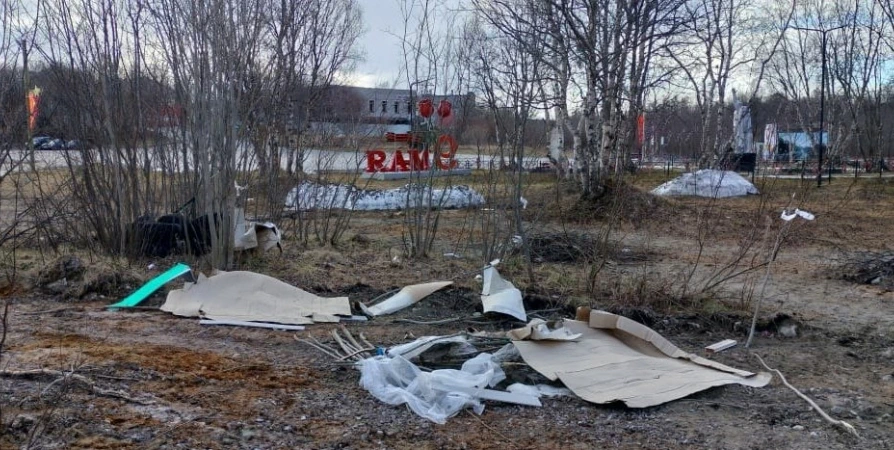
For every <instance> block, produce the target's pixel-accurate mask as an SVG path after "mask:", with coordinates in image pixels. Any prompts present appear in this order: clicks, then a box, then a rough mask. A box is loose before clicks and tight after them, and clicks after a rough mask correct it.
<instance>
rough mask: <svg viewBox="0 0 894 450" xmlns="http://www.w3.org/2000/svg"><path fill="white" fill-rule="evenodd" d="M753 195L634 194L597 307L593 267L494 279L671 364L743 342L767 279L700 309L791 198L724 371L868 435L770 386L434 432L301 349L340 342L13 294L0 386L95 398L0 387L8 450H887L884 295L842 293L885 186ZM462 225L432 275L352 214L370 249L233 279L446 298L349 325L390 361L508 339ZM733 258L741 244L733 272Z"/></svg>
mask: <svg viewBox="0 0 894 450" xmlns="http://www.w3.org/2000/svg"><path fill="white" fill-rule="evenodd" d="M659 181H660V180H656V179H654V178H649V177H644V178H641V179H638V180H636V184H637V185H638V186H640V187H650V186H651V187H654V185H656V184H657V182H659ZM876 183H878V182H876ZM759 187H760V188H761V189H762V192H763V194H762V195H761V196H753V197H749V198H744V199H731V200H724V201H722V202H716V203H710V202H708V201H703V200H654V202H653V200H651V199H647V200H642V199H643V198H647V196H642V197H641V198H640V200H636V199H632V200H630V201H629V202H628V203H625V204H624V205H622V206H623V207H624V209H625V211H627V212H626V213H625V214H627V216H626V217H625V219H624V220H623V222H622V223H621V224H620V225H619V227H618V230H617V231H616V232H614V233H613V234H612V235H611V238H610V239H611V241H612V249H614V250H613V253H611V254H610V257H609V258H608V261H607V263H605V264H602V265H600V267H602V269H601V270H600V271H599V273H598V275H597V277H596V291H595V292H596V293H595V294H592V295H591V294H589V293H588V290H587V287H586V285H587V280H586V277H587V274H588V273H591V272H592V269H593V267H594V266H593V264H595V263H594V262H593V261H589V262H588V261H583V260H579V261H576V262H575V261H563V262H549V261H542V262H535V266H536V267H535V270H534V271H533V272H534V274H535V280H534V282H533V283H532V282H531V281H530V280H528V279H527V274H526V270H525V268H524V264H523V261H521V257H520V256H518V255H515V256H513V255H509V256H508V257H507V258H506V261H505V262H504V266H503V267H504V268H503V269H501V272H502V273H503V275H504V276H505V277H506V278H507V279H510V280H512V281H513V282H515V283H516V284H517V285H518V286H519V287H520V288H521V289H523V291H524V292H525V295H526V297H525V301H526V307H527V308H528V310H529V312H531V311H540V312H539V313H537V312H535V313H534V315H540V316H543V317H547V318H556V317H571V316H573V310H574V307H575V306H576V305H583V304H585V305H589V306H592V307H594V308H604V309H609V310H612V311H617V312H619V313H622V314H625V315H628V316H630V317H632V318H634V319H636V320H639V321H642V322H645V323H646V324H647V325H649V326H651V327H653V328H654V329H656V330H657V331H659V332H661V333H662V334H663V335H664V336H665V337H667V338H668V339H670V340H671V341H672V342H674V343H675V344H677V345H678V346H679V347H681V348H683V349H684V350H688V351H692V352H696V353H701V352H702V349H703V348H704V347H705V346H706V345H709V344H712V343H714V342H717V341H720V340H722V339H726V338H733V339H738V340H739V341H740V343H741V342H744V340H745V338H746V335H747V325H748V322H749V320H750V316H749V313H748V311H750V308H751V307H753V305H754V299H755V298H756V297H757V296H758V292H759V290H760V286H761V281H762V279H763V276H764V274H765V270H764V269H763V267H758V268H756V269H754V270H751V271H747V272H746V274H744V275H741V276H738V277H733V278H731V279H730V280H728V281H727V282H724V283H722V285H720V286H719V287H717V288H714V289H711V290H708V291H704V292H703V291H700V290H699V287H701V286H705V285H706V284H710V283H711V281H710V280H712V279H717V277H718V273H726V272H722V270H724V269H725V268H727V267H732V268H734V269H736V268H737V269H747V268H749V267H752V266H754V265H756V264H759V263H760V262H761V261H763V259H762V258H764V257H765V255H766V250H767V248H769V247H772V244H773V242H774V240H775V236H777V235H778V234H779V230H781V225H780V223H781V222H780V221H779V220H778V219H776V220H775V221H774V220H772V219H775V218H778V213H779V210H780V209H781V208H782V207H783V206H785V205H787V204H789V198H790V196H791V193H797V197H798V203H797V204H798V205H800V206H801V207H802V208H804V209H808V210H810V211H812V212H814V213H816V215H817V220H816V221H814V222H811V223H807V222H804V223H798V224H795V225H791V229H790V231H791V232H790V234H788V235H787V239H786V240H785V241H784V242H783V244H782V245H781V246H780V251H779V257H778V260H777V261H776V262H775V263H774V265H773V267H772V272H771V274H772V276H771V278H770V282H769V283H768V287H767V290H766V293H765V295H764V301H763V308H762V314H761V326H760V333H759V334H758V336H757V338H756V342H755V344H754V346H753V347H752V349H751V350H748V349H745V348H743V346H742V345H739V346H737V347H734V348H732V349H730V350H727V351H725V352H722V353H720V354H718V355H716V359H717V360H719V361H721V362H723V363H725V364H728V365H731V366H733V367H737V368H741V369H746V370H752V371H760V370H763V369H762V367H761V366H760V364H759V362H758V361H757V360H756V358H754V357H753V356H752V355H751V352H752V351H753V352H754V353H756V354H758V355H760V356H761V357H762V358H763V359H764V360H765V361H766V362H767V364H769V365H770V366H772V367H774V368H777V369H779V370H780V371H782V373H783V374H784V375H785V376H786V378H787V380H788V381H789V382H790V383H792V384H793V385H794V386H796V387H798V388H799V389H801V390H802V391H803V392H804V393H805V394H807V395H808V396H810V397H811V398H813V399H814V400H815V401H816V402H817V403H818V404H819V405H820V406H821V407H823V408H824V409H825V410H826V411H827V412H829V413H830V414H831V415H832V416H834V417H836V418H839V419H843V420H846V421H848V422H849V423H851V424H852V425H854V427H856V429H857V430H858V432H859V434H860V436H859V437H853V436H851V435H848V434H845V433H842V432H841V431H839V430H838V429H836V428H834V427H832V426H830V425H829V424H827V423H825V422H824V421H823V420H822V419H821V418H820V416H819V415H818V414H816V412H814V411H813V410H812V409H811V408H810V407H809V405H808V404H807V403H806V402H804V401H803V400H801V399H800V398H798V397H797V396H796V395H795V394H794V393H793V392H792V391H790V390H789V389H788V388H786V387H784V386H783V385H782V384H781V383H780V382H779V380H778V378H776V379H774V380H773V382H771V384H770V385H769V386H767V387H765V388H757V389H755V388H747V387H741V386H726V387H720V388H714V389H710V390H708V391H704V392H702V393H699V394H696V395H693V396H690V397H688V398H686V399H683V400H679V401H674V402H671V403H667V404H664V405H661V406H658V407H653V408H647V409H628V408H625V407H623V406H617V405H608V406H598V405H593V404H589V403H586V402H584V401H582V400H580V399H578V398H575V397H556V398H546V399H543V400H542V401H543V406H542V407H540V408H535V407H523V406H515V405H507V404H502V403H497V402H487V403H486V409H485V411H484V413H483V414H482V415H481V416H477V415H474V414H473V413H471V412H469V411H464V412H462V413H461V414H459V415H458V416H456V417H454V418H452V419H450V420H449V421H448V422H447V424H446V425H437V424H434V423H431V422H429V421H427V420H425V419H422V418H420V417H418V416H416V415H414V414H413V413H412V412H411V411H410V410H408V409H407V408H406V407H403V406H400V407H393V406H388V405H385V404H383V403H381V402H379V401H378V400H376V399H375V398H373V397H372V396H371V395H369V393H367V392H366V391H364V390H363V389H362V388H361V387H360V386H359V372H358V371H357V370H356V369H354V368H353V367H351V365H350V364H345V363H337V362H335V361H333V359H332V358H331V357H329V356H327V355H325V354H323V353H321V352H320V351H318V350H316V349H314V348H312V347H310V346H308V345H306V344H304V343H302V342H300V341H298V340H297V339H298V338H304V337H307V336H314V337H316V338H317V339H319V340H321V341H324V342H332V338H331V336H330V335H329V333H330V331H331V330H332V329H333V327H335V326H336V325H332V324H316V325H312V326H308V327H307V329H306V330H305V331H297V332H284V331H273V330H261V329H247V328H235V327H205V326H200V325H199V324H198V323H197V321H195V320H191V319H184V318H178V317H174V316H171V315H169V314H166V313H163V312H161V311H158V310H157V307H158V305H159V304H160V303H161V302H162V301H163V296H157V297H155V298H152V299H150V300H148V301H147V302H146V303H145V304H144V305H142V307H141V308H138V309H135V310H131V311H106V310H105V309H104V306H105V305H108V304H109V303H111V302H112V301H113V300H114V299H113V298H110V297H108V296H107V297H102V296H99V297H97V296H90V297H85V299H81V300H71V299H69V300H64V301H63V300H62V299H61V297H60V296H58V295H56V296H54V295H46V294H41V293H39V292H37V291H26V292H21V293H19V294H16V295H15V296H14V297H13V299H14V300H13V304H12V314H11V316H10V318H9V335H8V336H7V340H6V345H5V347H4V348H3V354H2V361H0V369H2V370H7V371H13V370H18V371H22V370H29V369H53V370H62V371H75V373H77V374H79V375H82V376H83V377H86V378H85V379H87V380H89V381H90V382H92V383H94V385H95V387H96V388H98V389H99V390H95V389H92V388H91V387H90V386H88V385H86V384H84V383H82V382H80V381H77V380H70V381H68V382H65V381H64V380H62V381H58V380H57V377H55V376H33V377H0V407H2V411H0V414H2V416H0V419H2V420H0V423H2V425H3V427H2V429H0V431H2V433H3V434H2V436H0V448H4V449H5V448H10V449H12V448H25V447H27V448H73V449H111V448H135V449H136V448H139V449H153V448H159V449H160V448H167V449H172V448H189V449H193V448H195V449H198V448H209V449H230V448H244V449H274V448H276V449H279V448H283V449H285V448H288V449H293V448H302V449H304V448H307V449H331V448H350V449H354V448H357V449H402V448H419V449H506V448H519V449H526V448H544V449H550V448H562V449H590V448H655V449H668V448H705V449H752V448H760V449H764V448H793V449H802V448H803V449H818V448H832V449H850V448H861V449H862V448H867V449H869V448H892V447H894V380H892V377H894V293H892V292H890V291H888V290H886V289H884V288H882V287H879V286H874V285H859V284H855V283H854V282H851V281H847V280H845V279H843V277H842V276H841V273H840V270H839V267H840V261H841V259H842V258H843V257H844V256H845V255H848V254H850V253H849V252H852V251H858V250H867V249H874V250H894V239H892V238H894V229H892V228H891V226H890V224H891V223H892V219H894V212H892V207H891V206H892V205H894V202H892V201H891V199H892V195H894V194H892V192H891V187H890V186H888V185H887V184H878V185H874V184H870V183H869V182H865V183H863V184H860V185H856V186H854V185H849V184H848V183H844V182H841V183H837V184H836V185H834V186H833V187H829V188H827V189H826V190H825V191H823V192H821V193H816V192H814V191H810V190H805V189H803V186H801V185H800V184H798V183H796V182H791V183H788V184H777V183H776V182H772V183H771V182H769V181H768V182H765V183H762V184H760V185H759ZM551 192H552V191H550V188H546V187H544V188H543V189H542V192H539V193H538V192H537V191H536V189H534V190H532V191H531V192H530V193H528V194H526V195H527V196H528V198H529V200H531V204H530V205H529V207H528V210H527V211H528V212H527V213H526V214H528V215H527V216H526V219H527V220H529V223H532V224H536V226H535V227H533V228H535V229H537V230H547V229H551V230H552V229H562V230H566V231H567V230H573V231H574V232H576V233H584V234H586V233H590V234H591V235H596V234H598V232H599V230H601V229H603V227H604V224H605V221H604V218H600V217H599V212H598V211H595V212H594V213H593V214H594V216H593V217H591V218H588V219H581V220H575V221H564V220H560V219H559V218H557V216H556V215H554V214H553V213H555V211H553V210H554V209H556V208H558V209H561V207H560V206H556V205H553V202H552V200H551V198H552V197H551V196H552V195H553V194H552V193H551ZM638 201H645V202H646V203H642V204H640V203H637V202H638ZM535 211H541V212H540V213H536V214H535V213H534V212H535ZM468 214H469V213H466V212H462V211H446V212H445V213H444V221H443V223H444V225H443V233H444V234H443V239H442V240H441V241H439V244H438V247H437V250H438V251H437V252H436V256H433V257H432V258H430V259H427V260H410V261H407V260H406V259H405V258H402V257H401V256H400V255H401V246H400V229H401V228H400V227H401V223H402V220H403V219H402V217H401V216H400V215H399V214H395V213H387V212H382V213H364V214H362V215H358V216H357V217H356V218H355V220H354V221H353V222H352V228H351V230H350V232H349V233H348V234H347V236H349V237H350V236H363V237H362V238H349V239H346V244H345V245H343V246H341V247H339V248H323V249H318V248H310V249H308V248H303V247H301V246H299V245H298V244H297V243H295V242H289V241H287V242H286V247H285V253H284V254H283V255H276V254H268V255H266V256H264V257H262V258H259V259H253V260H249V261H244V262H243V266H242V268H243V269H246V270H256V271H259V272H264V273H269V274H271V275H274V276H277V277H278V278H280V279H282V280H284V281H287V282H289V283H292V284H294V285H297V286H299V287H301V288H303V289H306V290H309V291H312V292H315V293H318V294H320V295H323V296H337V295H347V296H348V297H349V298H350V299H351V301H352V302H353V301H368V300H370V299H373V298H374V297H376V296H377V295H379V294H382V293H383V292H386V291H387V290H390V289H393V288H395V287H399V286H402V285H405V284H410V283H415V282H425V281H432V280H438V279H448V280H454V281H456V284H455V285H454V286H453V287H450V288H448V289H445V290H443V291H441V292H438V293H436V294H434V295H432V296H431V297H429V298H427V299H425V300H423V301H422V302H420V303H419V304H418V305H416V306H414V307H412V308H409V309H407V310H404V311H401V312H399V313H397V314H394V315H390V316H386V317H380V318H376V319H374V320H370V321H368V322H349V323H346V324H345V326H347V327H348V328H349V329H350V330H351V331H352V332H353V333H355V334H357V333H363V334H364V335H365V336H366V338H367V339H369V340H370V341H371V342H373V343H374V344H376V345H379V346H383V347H387V346H390V345H394V344H400V343H404V342H408V341H410V340H412V339H414V338H416V337H420V336H426V335H446V334H453V333H456V332H458V331H462V330H464V329H467V328H470V327H471V328H474V329H477V330H485V331H499V330H508V329H511V328H513V327H516V326H518V325H519V323H517V322H515V323H514V322H511V321H509V320H505V319H504V318H502V317H490V316H487V317H482V316H480V315H478V312H479V311H480V309H481V307H480V301H479V297H478V295H477V289H479V287H478V285H477V284H476V282H475V280H474V278H473V277H474V275H475V273H477V272H476V270H475V268H476V267H479V266H480V264H481V263H482V261H480V260H479V259H480V258H479V259H476V258H475V257H474V256H472V254H471V253H469V252H467V251H466V250H468V249H466V248H463V250H464V252H463V253H464V254H463V256H462V258H455V257H442V256H440V255H441V254H442V253H443V252H447V251H450V252H453V251H454V250H456V248H457V246H456V242H458V241H457V240H455V239H452V238H453V237H456V236H459V235H460V234H461V230H462V229H463V226H464V224H466V223H467V222H468V221H467V220H466V219H467V215H468ZM768 220H769V222H768ZM768 223H769V226H770V228H769V231H768V229H767V226H766V224H768ZM706 224H710V225H711V226H708V225H706ZM712 227H713V228H712ZM754 230H756V231H755V232H754V234H753V236H752V235H751V234H749V233H751V231H754ZM744 236H752V238H750V239H745V238H744ZM456 239H459V238H458V237H456ZM745 241H749V242H752V243H754V246H753V248H752V249H751V250H749V251H748V252H745V255H746V256H745V257H743V258H738V259H736V258H733V257H732V256H731V255H734V254H736V252H738V251H739V249H741V248H742V243H743V242H745ZM550 245H556V244H555V243H553V244H550ZM628 254H630V255H637V257H633V256H629V257H628V256H625V255H628ZM762 255H763V256H762ZM395 257H397V258H395ZM543 258H546V257H544V256H541V259H543ZM547 259H548V258H547ZM594 259H595V260H599V258H594ZM172 262H173V261H161V262H157V263H158V264H159V265H161V266H164V265H169V264H170V263H172ZM597 262H598V261H597ZM145 266H146V264H145V262H141V263H140V264H135V265H133V266H132V267H131V268H130V269H129V270H131V271H132V272H133V271H136V272H140V271H142V273H143V275H144V277H145V278H147V279H148V278H149V277H150V276H151V275H152V273H151V272H149V271H148V270H146V269H142V268H144V267H145ZM721 278H722V276H721ZM683 285H686V286H688V288H687V290H686V291H681V290H680V289H681V286H683ZM174 287H176V286H174ZM779 314H784V316H779ZM782 317H790V318H789V319H788V320H789V321H792V322H794V323H796V324H797V330H798V333H797V336H794V337H785V336H783V335H782V334H781V333H780V332H779V330H778V329H777V326H776V325H778V321H779V319H780V318H782ZM446 318H467V319H466V320H458V321H455V322H450V323H445V324H440V325H417V324H411V323H406V322H401V321H399V320H400V319H413V320H417V321H432V320H438V319H446ZM774 318H775V321H774ZM116 393H117V394H116ZM118 394H121V395H118Z"/></svg>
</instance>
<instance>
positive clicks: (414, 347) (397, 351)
mask: <svg viewBox="0 0 894 450" xmlns="http://www.w3.org/2000/svg"><path fill="white" fill-rule="evenodd" d="M467 342H468V339H467V338H466V337H465V336H463V335H459V334H456V335H451V336H425V337H421V338H419V339H416V340H415V341H413V342H408V343H406V344H401V345H397V346H394V347H391V348H390V349H388V351H387V352H386V354H387V355H388V356H390V357H395V356H402V357H404V358H406V359H408V360H410V359H415V358H417V357H418V356H419V355H421V354H423V353H425V352H426V351H428V350H429V349H431V348H432V347H434V346H435V345H436V344H445V343H460V344H464V343H467Z"/></svg>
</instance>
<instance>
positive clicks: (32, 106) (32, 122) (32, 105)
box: [27, 87, 40, 132]
mask: <svg viewBox="0 0 894 450" xmlns="http://www.w3.org/2000/svg"><path fill="white" fill-rule="evenodd" d="M27 102H28V130H29V131H32V132H33V131H34V128H35V127H37V113H38V108H39V105H40V88H38V87H36V88H34V89H32V90H30V91H28V96H27Z"/></svg>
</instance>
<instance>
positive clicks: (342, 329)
mask: <svg viewBox="0 0 894 450" xmlns="http://www.w3.org/2000/svg"><path fill="white" fill-rule="evenodd" d="M339 328H341V331H344V332H345V334H346V335H347V336H348V340H349V341H351V345H353V346H354V347H356V348H363V346H362V345H360V343H359V342H357V340H356V339H354V335H353V334H351V332H350V331H348V329H347V327H345V326H344V325H339Z"/></svg>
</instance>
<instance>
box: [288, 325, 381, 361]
mask: <svg viewBox="0 0 894 450" xmlns="http://www.w3.org/2000/svg"><path fill="white" fill-rule="evenodd" d="M339 330H340V331H341V332H339ZM330 335H332V338H333V339H334V340H335V342H336V343H337V344H338V349H336V348H333V347H331V346H328V345H326V344H324V343H322V342H320V341H319V340H318V339H317V338H315V337H313V336H308V338H307V339H302V338H299V337H297V336H295V339H297V340H298V341H301V342H304V343H305V344H308V345H310V346H311V347H314V348H316V349H317V350H320V351H321V352H323V353H325V354H326V355H329V356H331V357H332V358H335V359H336V361H337V362H345V361H346V360H352V361H355V362H356V361H361V360H363V359H365V358H369V357H371V356H372V355H374V354H379V349H378V348H377V347H376V346H374V345H372V344H371V343H370V342H369V341H368V340H366V336H364V335H363V333H360V336H359V338H355V337H354V335H353V334H351V332H350V331H348V329H347V328H345V326H344V325H339V326H338V328H336V329H333V330H332V331H331V332H330ZM339 349H340V350H339Z"/></svg>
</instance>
